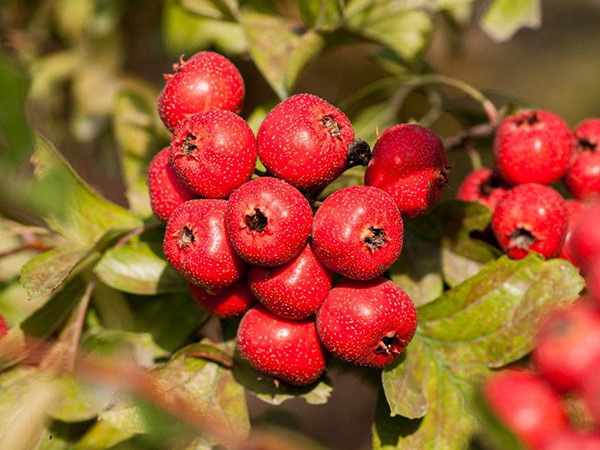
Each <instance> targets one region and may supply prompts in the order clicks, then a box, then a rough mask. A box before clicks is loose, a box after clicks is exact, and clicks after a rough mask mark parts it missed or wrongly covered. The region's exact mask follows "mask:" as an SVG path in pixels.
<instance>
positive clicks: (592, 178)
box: [565, 119, 600, 199]
mask: <svg viewBox="0 0 600 450" xmlns="http://www.w3.org/2000/svg"><path fill="white" fill-rule="evenodd" d="M573 136H574V139H575V144H574V149H573V160H572V162H571V167H569V170H568V172H567V175H566V176H565V183H566V185H567V187H568V188H569V190H570V191H571V192H572V193H573V195H574V196H575V197H577V198H579V199H586V198H591V197H595V196H597V195H598V194H600V119H588V120H586V121H584V122H582V123H581V124H579V126H577V128H575V130H574V131H573Z"/></svg>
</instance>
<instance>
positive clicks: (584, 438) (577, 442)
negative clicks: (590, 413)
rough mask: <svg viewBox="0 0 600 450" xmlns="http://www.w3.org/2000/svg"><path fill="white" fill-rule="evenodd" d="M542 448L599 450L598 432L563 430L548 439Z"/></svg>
mask: <svg viewBox="0 0 600 450" xmlns="http://www.w3.org/2000/svg"><path fill="white" fill-rule="evenodd" d="M543 450H600V434H598V433H597V432H584V431H579V430H565V431H563V432H562V433H559V434H557V435H554V436H553V437H552V439H551V440H548V442H547V443H546V445H545V446H544V447H543Z"/></svg>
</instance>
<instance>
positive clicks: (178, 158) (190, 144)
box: [169, 110, 256, 198]
mask: <svg viewBox="0 0 600 450" xmlns="http://www.w3.org/2000/svg"><path fill="white" fill-rule="evenodd" d="M169 149H170V150H169V155H170V162H171V165H172V166H173V168H174V169H175V172H177V175H179V177H180V178H181V179H182V180H183V181H184V182H185V183H186V184H187V185H188V186H189V188H190V189H192V190H193V191H194V192H196V193H197V194H198V195H200V196H202V197H206V198H226V197H228V196H229V195H230V194H231V193H232V192H233V191H234V189H237V188H238V187H240V186H241V185H242V184H244V183H245V182H246V181H248V180H249V179H250V177H251V176H252V173H253V171H254V166H255V164H256V140H255V139H254V134H253V133H252V130H251V129H250V127H249V126H248V124H247V123H246V122H245V121H244V119H242V118H241V117H240V116H238V115H236V114H234V113H232V112H229V111H219V110H215V111H207V112H205V113H201V114H195V115H193V116H189V117H187V118H186V119H184V120H183V121H182V122H181V124H180V125H179V127H178V128H177V130H176V131H175V134H174V135H173V138H172V139H171V145H170V147H169Z"/></svg>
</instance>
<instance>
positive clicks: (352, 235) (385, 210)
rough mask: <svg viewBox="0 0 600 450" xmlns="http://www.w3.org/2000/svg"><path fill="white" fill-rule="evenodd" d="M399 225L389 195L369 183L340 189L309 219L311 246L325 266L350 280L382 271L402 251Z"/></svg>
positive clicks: (377, 274) (374, 275) (370, 277)
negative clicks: (311, 227) (311, 219)
mask: <svg viewBox="0 0 600 450" xmlns="http://www.w3.org/2000/svg"><path fill="white" fill-rule="evenodd" d="M402 236H403V225H402V218H401V217H400V212H399V211H398V208H397V207H396V204H395V203H394V201H393V200H392V198H391V197H390V196H389V195H387V194H386V193H385V192H383V191H382V190H380V189H377V188H374V187H370V186H351V187H347V188H344V189H340V190H339V191H337V192H335V193H334V194H332V195H330V196H329V197H327V198H326V199H325V201H324V202H323V204H322V205H321V207H320V208H319V209H318V210H317V214H315V220H314V222H313V232H312V238H313V248H314V250H315V252H316V253H317V256H318V257H319V259H320V260H321V261H323V263H324V264H325V265H326V266H327V267H329V269H331V270H333V271H334V272H337V273H339V274H341V275H344V276H345V277H347V278H351V279H353V280H369V279H372V278H375V277H377V276H379V275H381V274H382V273H383V272H385V271H386V270H387V269H388V268H389V267H390V266H391V265H392V264H393V263H394V261H396V259H398V256H400V252H401V251H402Z"/></svg>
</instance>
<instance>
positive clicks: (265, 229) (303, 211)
mask: <svg viewBox="0 0 600 450" xmlns="http://www.w3.org/2000/svg"><path fill="white" fill-rule="evenodd" d="M312 218H313V215H312V209H311V208H310V204H309V203H308V200H306V198H304V196H303V195H302V194H301V193H300V192H299V191H298V190H297V189H296V188H294V187H293V186H291V185H289V184H287V183H286V182H285V181H281V180H278V179H277V178H272V177H261V178H256V179H254V180H252V181H249V182H248V183H246V184H244V185H243V186H242V187H240V188H239V189H237V190H236V191H235V192H234V193H233V194H232V195H231V197H230V198H229V202H228V203H227V229H228V230H229V236H230V238H231V243H232V244H233V247H234V248H235V251H236V252H237V253H238V254H239V255H240V256H241V257H242V258H243V259H245V260H246V261H248V262H249V263H251V264H255V265H258V266H279V265H281V264H285V263H286V262H288V261H289V260H291V259H292V258H293V257H294V256H296V255H297V254H298V253H299V252H300V250H302V248H303V247H304V244H305V243H306V241H307V240H308V237H309V235H310V230H311V226H312Z"/></svg>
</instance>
